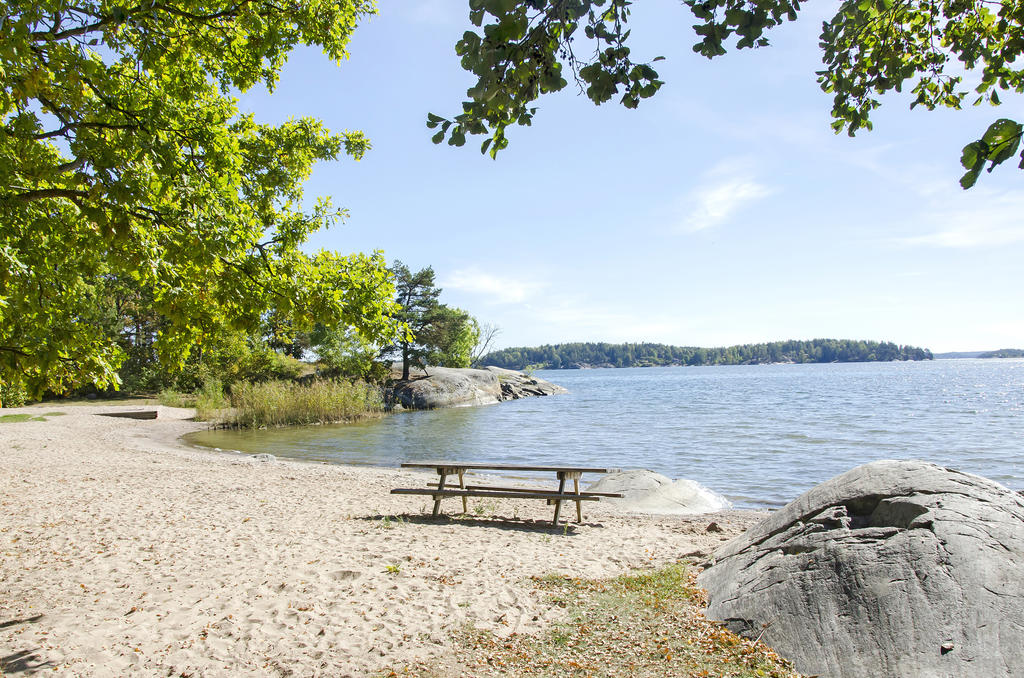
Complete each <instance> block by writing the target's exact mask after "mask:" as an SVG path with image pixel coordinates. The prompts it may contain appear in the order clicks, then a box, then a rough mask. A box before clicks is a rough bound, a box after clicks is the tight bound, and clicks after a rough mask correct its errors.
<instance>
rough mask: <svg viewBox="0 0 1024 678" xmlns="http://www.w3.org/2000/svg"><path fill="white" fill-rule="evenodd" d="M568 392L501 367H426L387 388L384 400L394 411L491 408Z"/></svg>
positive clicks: (549, 383)
mask: <svg viewBox="0 0 1024 678" xmlns="http://www.w3.org/2000/svg"><path fill="white" fill-rule="evenodd" d="M559 393H568V391H567V390H566V389H564V388H562V387H561V386H558V385H557V384H552V383H551V382H549V381H544V380H543V379H538V378H536V377H534V376H531V375H528V374H525V373H523V372H517V371H515V370H506V369H502V368H500V367H485V368H483V369H459V368H451V367H428V368H427V370H426V372H424V371H422V370H419V371H416V372H414V373H413V374H412V377H411V378H410V379H408V380H405V381H399V382H396V384H395V385H394V386H393V387H392V388H390V389H388V391H387V393H386V394H385V400H386V401H387V402H388V404H389V405H391V406H392V407H394V408H396V409H410V410H432V409H438V408H443V407H469V406H472V405H490V404H493V403H500V402H502V401H504V400H517V399H519V398H528V397H532V396H547V395H556V394H559Z"/></svg>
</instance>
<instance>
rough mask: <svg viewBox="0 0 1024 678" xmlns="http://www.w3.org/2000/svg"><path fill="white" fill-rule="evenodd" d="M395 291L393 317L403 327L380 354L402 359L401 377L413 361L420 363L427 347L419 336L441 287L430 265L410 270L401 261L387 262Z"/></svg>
mask: <svg viewBox="0 0 1024 678" xmlns="http://www.w3.org/2000/svg"><path fill="white" fill-rule="evenodd" d="M391 273H392V275H393V276H394V279H395V290H396V291H397V295H398V296H397V297H396V299H395V303H396V308H397V310H396V313H395V315H394V318H395V320H397V321H398V322H400V323H401V324H403V325H404V326H405V327H406V331H405V332H404V333H400V334H399V335H398V337H397V340H396V341H395V343H393V344H391V345H389V346H387V347H385V348H384V350H383V351H382V353H383V354H384V355H389V354H395V353H397V354H398V355H399V356H400V357H401V360H402V379H403V380H407V379H408V378H409V366H410V365H411V364H412V363H413V362H415V363H417V364H419V365H420V366H421V367H422V366H424V365H425V364H426V363H425V359H426V357H427V356H428V355H429V354H430V347H429V346H428V345H426V344H424V343H423V342H422V340H421V339H420V337H421V335H423V334H424V333H425V331H426V329H427V328H428V327H429V326H430V324H431V322H433V319H434V318H435V316H436V314H437V312H438V307H439V306H440V304H439V303H438V301H437V298H438V296H440V294H441V289H440V288H439V287H437V286H436V285H435V284H434V269H433V268H432V267H430V266H427V267H426V268H424V269H421V270H419V271H417V272H416V273H412V272H411V271H410V270H409V267H408V266H406V265H405V264H403V263H402V262H401V261H395V263H394V264H393V265H392V266H391Z"/></svg>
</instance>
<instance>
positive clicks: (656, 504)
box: [587, 469, 731, 515]
mask: <svg viewBox="0 0 1024 678" xmlns="http://www.w3.org/2000/svg"><path fill="white" fill-rule="evenodd" d="M587 490H590V491H592V492H617V493H620V494H623V495H625V496H624V497H622V498H621V499H619V498H615V497H609V498H607V499H602V500H601V502H602V503H604V502H608V503H609V504H610V505H612V506H614V507H615V508H617V509H619V510H622V511H628V512H630V513H658V514H676V515H693V514H697V513H711V512H713V511H722V510H724V509H727V508H730V506H731V505H730V504H729V501H728V500H727V499H726V498H725V497H722V496H720V495H717V494H715V493H714V492H712V491H711V490H709V489H707V488H706V487H704V486H702V485H701V484H700V483H696V482H694V481H692V480H687V479H685V478H683V479H680V480H672V479H671V478H669V477H667V476H663V475H661V474H660V473H655V472H654V471H648V470H646V469H637V470H632V471H618V472H616V473H609V474H607V475H604V476H602V477H601V479H600V480H598V481H597V482H596V483H593V484H591V485H590V486H589V487H588V488H587Z"/></svg>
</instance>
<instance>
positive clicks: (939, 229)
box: [897, 188, 1024, 248]
mask: <svg viewBox="0 0 1024 678" xmlns="http://www.w3.org/2000/svg"><path fill="white" fill-rule="evenodd" d="M975 191H976V192H977V193H975ZM971 193H972V194H971V195H969V196H966V195H965V194H963V193H957V194H956V196H955V197H954V198H952V199H950V200H948V201H946V202H947V204H948V203H953V202H955V203H956V205H955V206H954V207H952V208H950V207H947V208H946V209H941V208H940V209H935V208H933V209H932V210H930V213H929V214H927V215H925V217H924V218H923V219H922V220H921V221H922V222H924V223H927V224H929V225H930V226H931V230H930V231H929V232H928V233H925V234H923V235H917V236H910V237H906V238H900V239H898V240H897V242H898V243H899V244H902V245H916V246H930V247H947V248H970V247H984V246H995V245H1008V244H1010V243H1015V242H1022V241H1024V222H1022V221H1021V218H1020V215H1021V214H1022V213H1024V193H1022V192H1019V191H1011V192H1005V193H996V192H992V191H988V192H986V191H984V189H978V188H974V189H972V191H971ZM957 198H960V199H957Z"/></svg>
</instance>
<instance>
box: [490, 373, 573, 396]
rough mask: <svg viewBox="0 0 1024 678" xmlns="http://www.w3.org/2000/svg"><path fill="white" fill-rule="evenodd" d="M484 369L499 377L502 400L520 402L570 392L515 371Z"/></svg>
mask: <svg viewBox="0 0 1024 678" xmlns="http://www.w3.org/2000/svg"><path fill="white" fill-rule="evenodd" d="M484 369H485V370H487V371H488V372H490V373H491V374H493V375H494V376H495V377H497V379H498V383H499V384H500V385H501V399H502V400H518V399H519V398H529V397H530V396H548V395H557V394H559V393H568V392H569V391H567V390H566V389H564V388H562V387H561V386H559V385H558V384H552V383H551V382H550V381H544V380H543V379H538V378H537V377H534V376H532V375H528V374H524V373H522V372H516V371H515V370H506V369H504V368H501V367H493V366H491V367H485V368H484Z"/></svg>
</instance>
